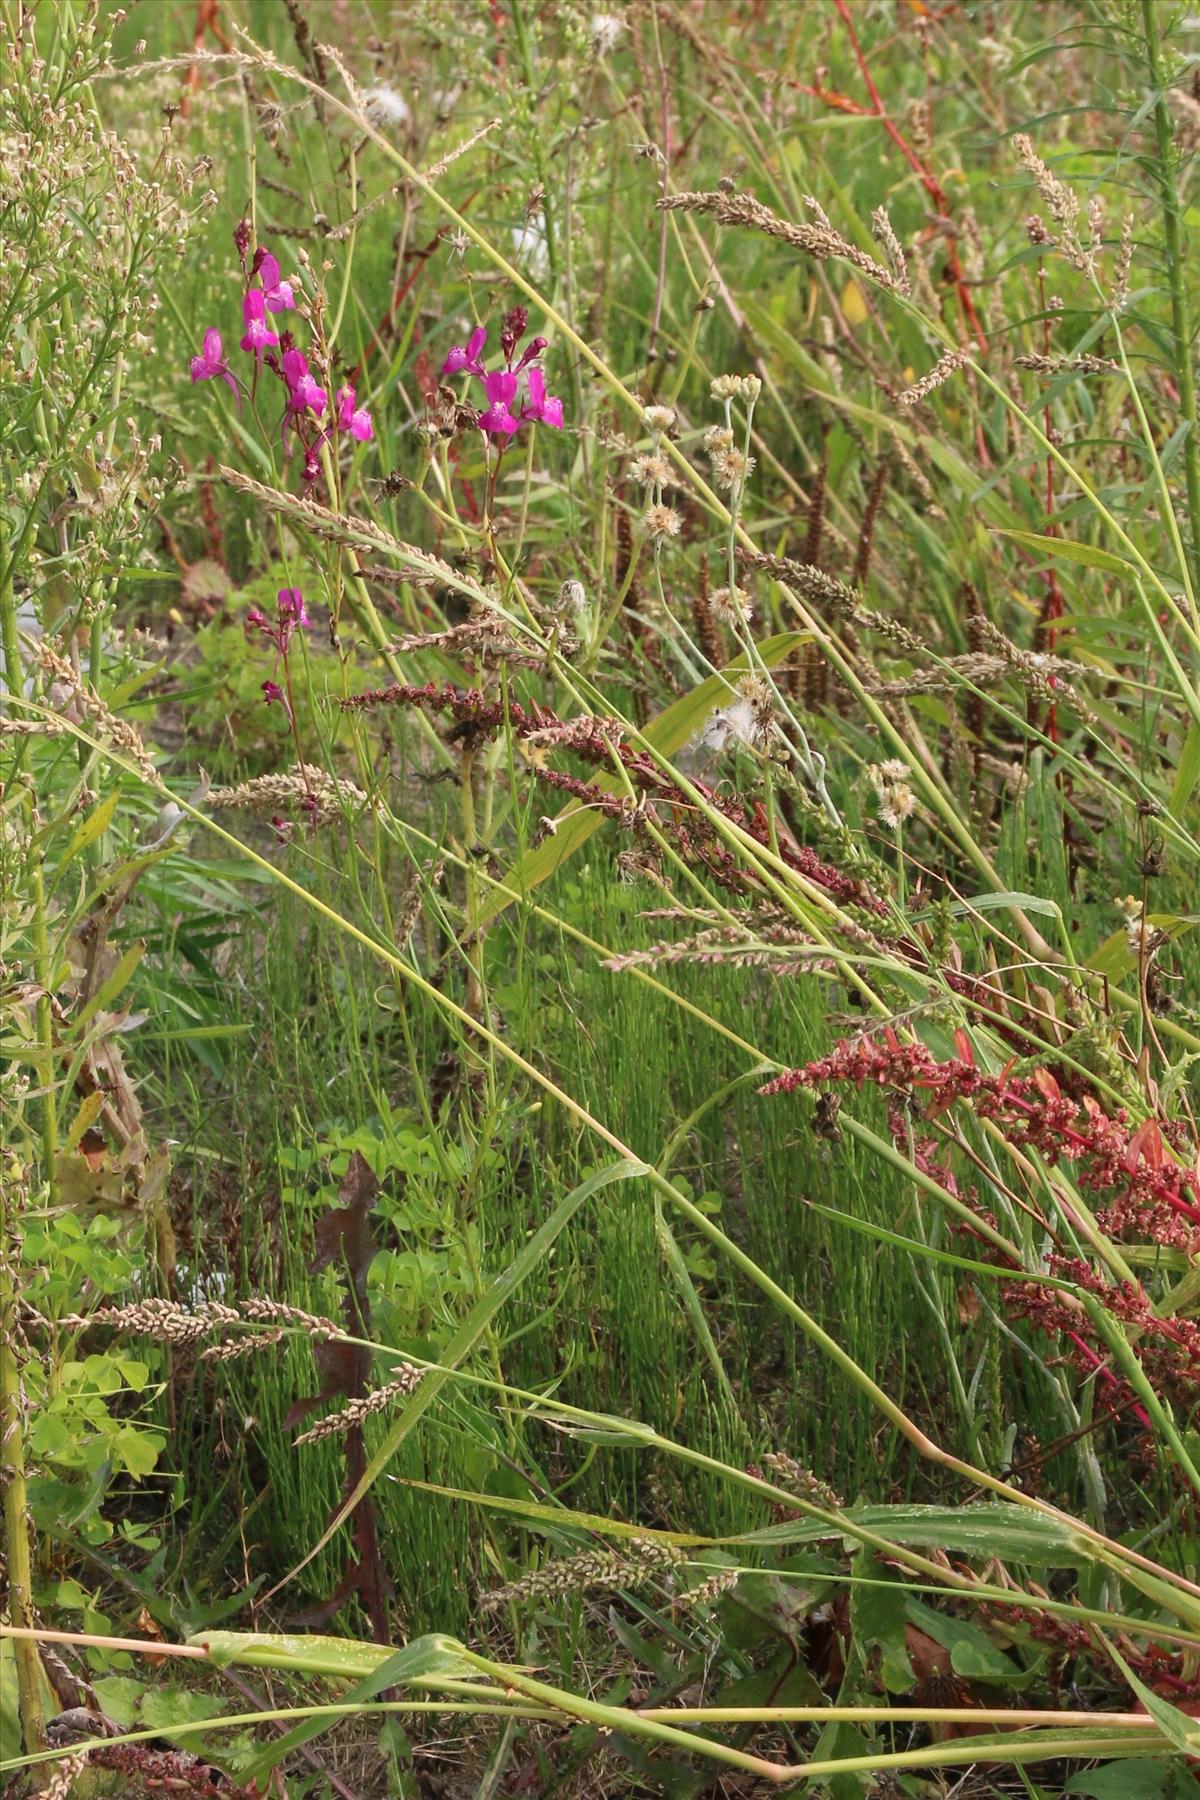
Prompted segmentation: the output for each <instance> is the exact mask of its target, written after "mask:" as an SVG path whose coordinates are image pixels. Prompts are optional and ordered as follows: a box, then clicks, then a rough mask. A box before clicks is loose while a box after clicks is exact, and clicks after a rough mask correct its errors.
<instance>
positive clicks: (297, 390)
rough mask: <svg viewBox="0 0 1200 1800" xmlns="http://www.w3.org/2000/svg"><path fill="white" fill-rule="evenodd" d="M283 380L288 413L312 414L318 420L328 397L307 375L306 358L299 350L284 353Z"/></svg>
mask: <svg viewBox="0 0 1200 1800" xmlns="http://www.w3.org/2000/svg"><path fill="white" fill-rule="evenodd" d="M283 378H284V380H285V381H286V382H287V385H288V411H289V412H293V413H297V414H299V413H305V412H313V413H316V415H317V417H318V418H319V417H320V416H321V414H322V413H323V412H324V411H325V404H326V401H327V399H328V395H327V394H326V392H325V389H324V388H323V387H322V386H321V385H320V383H319V382H318V381H317V380H316V379H315V378H314V377H313V376H312V375H310V374H309V372H308V358H307V357H306V356H304V355H302V353H301V352H300V351H299V350H285V351H284V353H283ZM285 423H286V420H285Z"/></svg>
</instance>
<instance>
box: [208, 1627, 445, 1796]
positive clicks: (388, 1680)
mask: <svg viewBox="0 0 1200 1800" xmlns="http://www.w3.org/2000/svg"><path fill="white" fill-rule="evenodd" d="M228 1635H229V1636H230V1637H233V1636H236V1635H237V1634H236V1633H233V1632H230V1633H229V1634H228ZM324 1641H325V1642H328V1641H329V1640H328V1639H326V1640H324ZM452 1642H453V1640H452V1639H449V1638H434V1637H423V1638H414V1640H413V1642H412V1643H411V1644H406V1645H405V1646H404V1648H403V1650H396V1651H389V1650H388V1649H387V1646H386V1645H373V1646H372V1648H373V1649H375V1650H377V1651H378V1652H379V1654H380V1656H381V1658H382V1660H381V1661H380V1662H379V1663H378V1665H377V1667H375V1668H373V1669H372V1670H371V1671H370V1673H369V1674H367V1675H365V1676H364V1677H363V1678H362V1680H361V1681H358V1682H356V1683H355V1685H354V1686H353V1687H352V1688H351V1689H350V1692H349V1693H348V1694H347V1695H346V1696H345V1699H346V1702H347V1703H348V1704H361V1705H364V1706H365V1705H366V1703H367V1701H368V1700H373V1699H374V1698H375V1696H376V1694H379V1693H382V1692H383V1691H384V1689H385V1688H399V1687H406V1686H408V1685H409V1684H410V1683H411V1682H413V1681H417V1680H422V1679H428V1678H430V1677H437V1676H439V1675H451V1676H452V1675H463V1674H468V1673H470V1670H469V1668H468V1666H467V1665H466V1664H465V1663H464V1662H463V1660H462V1658H461V1657H460V1656H458V1655H457V1654H456V1652H455V1650H453V1649H451V1648H450V1647H449V1646H450V1645H451V1643H452ZM338 1722H339V1721H338V1720H337V1719H336V1718H324V1719H305V1720H303V1721H302V1723H301V1724H299V1725H296V1726H293V1728H292V1730H291V1731H289V1732H286V1733H285V1734H284V1735H283V1736H282V1737H278V1738H274V1739H273V1740H272V1741H271V1742H270V1744H268V1745H267V1747H266V1748H265V1749H264V1751H263V1754H262V1755H261V1756H260V1757H259V1758H258V1760H257V1761H256V1762H253V1763H251V1764H250V1765H249V1767H248V1768H247V1769H246V1770H245V1773H246V1774H247V1775H248V1776H250V1777H251V1778H255V1777H261V1776H263V1775H266V1774H267V1773H268V1771H269V1770H271V1769H273V1768H275V1767H276V1766H277V1765H278V1764H279V1763H280V1762H281V1761H282V1759H283V1758H284V1757H285V1756H288V1755H290V1754H291V1752H292V1751H293V1750H297V1749H299V1747H300V1745H301V1744H307V1743H310V1742H311V1741H312V1739H313V1738H315V1737H320V1735H321V1733H322V1732H323V1731H329V1730H330V1729H331V1728H332V1727H333V1726H334V1725H336V1724H338Z"/></svg>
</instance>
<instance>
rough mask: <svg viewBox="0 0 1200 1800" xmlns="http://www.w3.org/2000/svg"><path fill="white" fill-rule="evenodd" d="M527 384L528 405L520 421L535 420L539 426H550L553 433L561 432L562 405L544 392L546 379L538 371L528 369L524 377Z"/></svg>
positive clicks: (555, 397) (554, 396)
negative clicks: (552, 428)
mask: <svg viewBox="0 0 1200 1800" xmlns="http://www.w3.org/2000/svg"><path fill="white" fill-rule="evenodd" d="M526 380H527V381H528V383H529V405H528V406H526V407H525V408H524V409H523V411H522V413H521V417H522V419H536V420H537V422H538V424H539V425H552V426H553V427H554V429H555V431H561V430H562V424H563V403H562V401H561V400H559V399H558V398H557V396H556V395H554V394H548V393H547V392H546V377H545V376H544V375H543V374H542V371H541V370H540V369H530V371H529V374H528V375H527V376H526Z"/></svg>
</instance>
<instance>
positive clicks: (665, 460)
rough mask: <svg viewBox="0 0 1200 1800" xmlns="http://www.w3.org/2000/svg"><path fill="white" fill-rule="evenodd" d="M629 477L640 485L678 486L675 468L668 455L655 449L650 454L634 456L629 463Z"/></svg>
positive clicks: (657, 486)
mask: <svg viewBox="0 0 1200 1800" xmlns="http://www.w3.org/2000/svg"><path fill="white" fill-rule="evenodd" d="M629 477H630V480H631V481H636V482H637V483H638V484H639V486H641V487H652V488H664V487H678V485H679V483H678V480H677V479H676V475H675V470H674V468H673V466H672V463H671V459H670V457H669V456H664V455H663V454H662V452H661V450H656V451H655V452H654V454H653V455H652V456H635V457H634V459H633V461H632V462H631V463H630V465H629Z"/></svg>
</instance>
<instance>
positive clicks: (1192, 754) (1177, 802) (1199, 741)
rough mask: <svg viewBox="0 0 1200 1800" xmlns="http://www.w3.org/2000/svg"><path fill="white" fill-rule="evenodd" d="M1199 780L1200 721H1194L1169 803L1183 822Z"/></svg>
mask: <svg viewBox="0 0 1200 1800" xmlns="http://www.w3.org/2000/svg"><path fill="white" fill-rule="evenodd" d="M1197 780H1200V720H1197V719H1193V720H1192V723H1191V725H1190V726H1189V728H1188V734H1187V737H1186V738H1185V739H1184V741H1183V754H1182V755H1181V756H1180V758H1179V767H1178V769H1176V771H1175V783H1174V786H1173V787H1172V789H1171V798H1170V800H1169V801H1168V805H1169V806H1170V808H1171V812H1172V813H1173V814H1174V816H1175V818H1177V819H1179V820H1182V818H1183V810H1184V807H1185V806H1186V805H1187V803H1188V801H1189V800H1190V799H1191V797H1192V791H1193V789H1194V788H1195V786H1196V782H1197Z"/></svg>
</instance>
